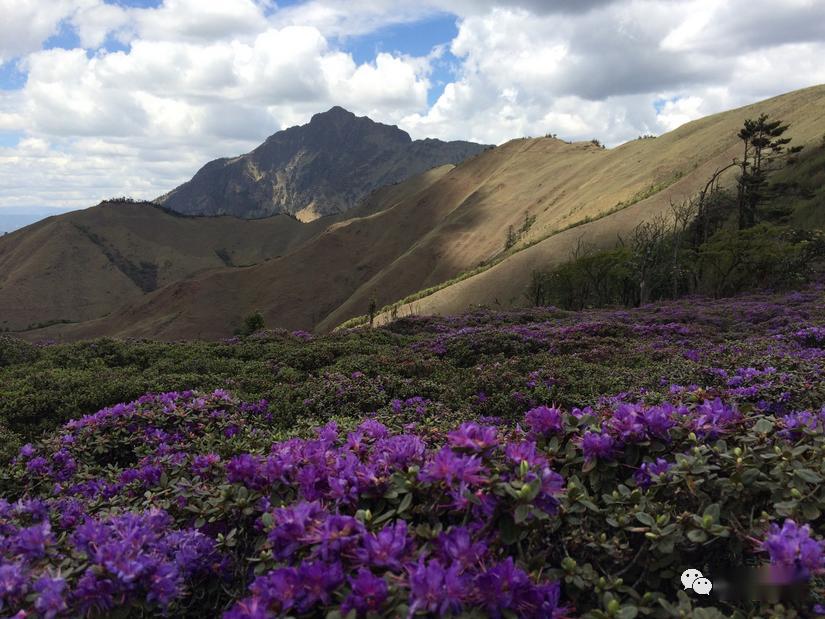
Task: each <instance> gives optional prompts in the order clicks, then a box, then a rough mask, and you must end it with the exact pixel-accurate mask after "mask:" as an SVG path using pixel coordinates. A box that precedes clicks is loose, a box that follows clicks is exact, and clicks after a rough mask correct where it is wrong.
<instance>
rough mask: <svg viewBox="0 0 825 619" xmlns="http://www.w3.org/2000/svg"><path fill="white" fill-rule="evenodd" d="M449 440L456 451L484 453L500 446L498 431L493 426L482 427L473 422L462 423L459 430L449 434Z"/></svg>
mask: <svg viewBox="0 0 825 619" xmlns="http://www.w3.org/2000/svg"><path fill="white" fill-rule="evenodd" d="M447 440H448V441H449V443H450V445H451V446H452V447H453V448H454V449H466V450H468V451H472V452H476V453H482V452H484V451H487V450H489V449H492V448H493V447H495V446H496V445H498V437H497V431H496V429H495V428H494V427H492V426H481V425H478V424H477V423H473V422H465V423H462V424H461V426H460V427H459V428H458V429H457V430H453V431H452V432H450V433H448V434H447Z"/></svg>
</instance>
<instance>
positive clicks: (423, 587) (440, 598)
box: [410, 557, 468, 616]
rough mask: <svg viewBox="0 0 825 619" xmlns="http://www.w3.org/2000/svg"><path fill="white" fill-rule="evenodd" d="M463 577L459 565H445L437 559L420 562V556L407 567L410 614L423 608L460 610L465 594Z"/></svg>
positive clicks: (442, 611) (442, 612)
mask: <svg viewBox="0 0 825 619" xmlns="http://www.w3.org/2000/svg"><path fill="white" fill-rule="evenodd" d="M467 593H468V591H467V579H466V578H465V577H464V576H462V575H461V572H460V567H459V566H458V565H457V564H453V565H451V566H450V567H447V568H445V567H444V566H443V565H442V564H441V562H440V561H438V559H432V560H430V561H429V562H427V563H425V562H424V557H421V559H419V561H418V565H417V566H416V567H415V568H413V569H412V570H411V571H410V614H411V615H412V614H415V613H417V612H420V611H426V612H428V613H432V614H435V615H439V616H440V615H446V614H448V613H458V612H461V607H462V602H463V601H464V599H465V597H466V595H467Z"/></svg>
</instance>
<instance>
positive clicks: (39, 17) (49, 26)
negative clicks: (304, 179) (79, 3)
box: [0, 0, 73, 64]
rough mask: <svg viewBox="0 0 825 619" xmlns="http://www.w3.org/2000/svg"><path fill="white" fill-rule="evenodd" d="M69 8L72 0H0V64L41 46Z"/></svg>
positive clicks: (55, 29) (69, 11)
mask: <svg viewBox="0 0 825 619" xmlns="http://www.w3.org/2000/svg"><path fill="white" fill-rule="evenodd" d="M72 9H73V2H72V1H71V0H54V1H53V2H49V3H48V4H46V3H43V2H41V1H40V0H0V15H2V19H0V64H2V63H3V62H4V61H8V60H9V59H11V58H15V57H17V56H22V55H23V54H27V53H29V52H33V51H35V50H37V49H40V45H41V44H42V43H43V41H45V40H46V39H48V38H49V37H50V36H51V35H52V34H54V33H55V32H56V31H57V27H58V25H59V24H60V22H61V21H62V20H63V19H65V18H66V17H68V16H69V15H70V14H71V12H72Z"/></svg>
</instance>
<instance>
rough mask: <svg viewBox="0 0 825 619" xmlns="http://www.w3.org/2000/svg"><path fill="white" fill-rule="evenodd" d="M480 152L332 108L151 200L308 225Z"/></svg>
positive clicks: (188, 210) (194, 211)
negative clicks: (284, 217)
mask: <svg viewBox="0 0 825 619" xmlns="http://www.w3.org/2000/svg"><path fill="white" fill-rule="evenodd" d="M486 148H488V146H486V145H482V144H475V143H473V142H465V141H454V142H442V141H441V140H434V139H431V138H428V139H425V140H413V139H412V138H411V137H410V135H409V134H407V133H406V132H405V131H402V130H401V129H399V128H398V127H396V126H395V125H385V124H382V123H377V122H375V121H373V120H371V119H370V118H368V117H366V116H356V115H355V114H353V113H352V112H349V111H347V110H345V109H344V108H342V107H340V106H334V107H332V108H331V109H329V110H328V111H326V112H322V113H318V114H315V115H313V116H312V118H311V120H310V121H309V123H307V124H305V125H296V126H294V127H289V128H288V129H284V130H282V131H279V132H277V133H275V134H273V135H271V136H269V137H268V138H267V139H266V140H265V141H264V142H263V143H262V144H261V145H260V146H258V147H256V148H255V149H253V150H252V151H250V152H249V153H246V154H244V155H240V156H238V157H224V158H220V159H215V160H213V161H210V162H208V163H207V164H205V165H204V166H203V167H202V168H201V169H200V170H198V172H197V173H196V174H195V175H194V176H193V177H192V179H191V180H189V181H187V182H186V183H183V184H182V185H180V186H179V187H177V188H175V189H173V190H172V191H170V192H168V193H166V194H164V195H162V196H160V197H158V198H156V200H155V201H156V202H157V203H158V204H160V205H162V206H164V207H166V208H169V209H171V210H174V211H177V212H180V213H183V214H190V215H234V216H236V217H242V218H247V219H252V218H260V217H265V216H269V215H276V214H288V215H291V216H294V217H296V218H297V219H299V220H300V221H312V220H313V219H317V218H318V217H323V216H327V215H332V214H338V213H343V212H346V211H348V210H350V209H352V208H354V207H355V206H356V205H357V204H358V203H359V202H360V201H361V200H363V199H364V198H365V197H366V196H367V195H369V193H371V192H372V191H374V190H376V189H378V188H380V187H383V186H386V185H391V184H394V183H397V182H401V181H403V180H406V179H408V178H410V177H412V176H416V175H418V174H421V173H423V172H425V171H427V170H429V169H432V168H436V167H439V166H441V165H445V164H452V165H455V164H458V163H461V162H462V161H464V160H465V159H467V158H469V157H472V156H474V155H477V154H478V153H480V152H482V151H483V150H484V149H486Z"/></svg>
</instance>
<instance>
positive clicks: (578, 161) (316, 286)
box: [56, 87, 825, 338]
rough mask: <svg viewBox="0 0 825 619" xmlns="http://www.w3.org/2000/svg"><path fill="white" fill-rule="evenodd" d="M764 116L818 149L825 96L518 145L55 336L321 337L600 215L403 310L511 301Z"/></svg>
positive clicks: (633, 218)
mask: <svg viewBox="0 0 825 619" xmlns="http://www.w3.org/2000/svg"><path fill="white" fill-rule="evenodd" d="M761 111H766V112H768V113H770V114H772V115H774V116H778V117H781V118H783V119H785V120H787V121H790V122H791V123H792V124H793V128H792V134H793V135H794V136H795V137H796V142H797V143H805V142H810V141H811V140H814V139H816V140H818V139H819V137H820V136H821V134H822V132H823V130H825V118H823V115H825V87H816V88H811V89H806V90H802V91H797V92H794V93H790V94H788V95H784V96H782V97H778V98H775V99H771V100H769V101H766V102H763V103H761V104H757V105H754V106H749V107H747V108H743V109H740V110H734V111H732V112H726V113H724V114H718V115H715V116H712V117H708V118H706V119H702V120H700V121H696V122H694V123H689V124H687V125H685V126H684V127H681V128H679V129H678V130H676V131H674V132H672V133H670V134H667V135H665V136H662V137H660V138H657V139H652V140H639V141H634V142H631V143H628V144H625V145H622V146H620V147H618V148H615V149H611V150H602V149H600V148H598V147H597V146H595V145H592V144H589V143H587V144H582V143H580V144H567V143H564V142H561V141H558V140H553V139H546V138H545V139H537V140H514V141H512V142H510V143H508V144H505V145H503V146H501V147H499V148H496V149H494V150H490V151H487V152H485V153H483V154H481V155H479V156H477V157H475V158H473V159H471V160H468V161H466V162H465V163H463V164H461V165H459V166H457V167H456V168H454V169H452V170H451V171H449V172H448V173H440V174H438V175H430V177H429V178H428V179H427V181H426V182H419V183H418V185H416V183H415V182H413V181H408V182H407V183H404V184H402V185H400V186H397V187H396V188H393V190H392V191H389V190H388V191H387V192H386V193H385V192H378V193H377V194H375V195H374V196H373V198H372V200H371V201H370V203H369V204H368V205H367V206H365V207H364V210H363V211H361V212H359V213H358V216H355V217H351V218H348V219H346V220H344V221H340V222H338V223H336V224H333V225H331V226H329V228H328V229H327V230H325V232H324V233H323V234H321V235H319V236H317V237H315V238H313V239H312V240H311V241H309V242H307V243H306V244H305V245H302V246H301V247H299V248H298V249H297V250H296V251H294V252H292V253H291V254H289V255H286V256H284V257H283V258H281V259H279V260H272V261H270V262H268V263H266V264H261V265H259V266H256V267H254V268H250V269H244V270H236V271H234V272H231V271H228V270H222V271H219V272H215V273H209V274H204V275H202V276H198V277H196V278H192V279H191V280H188V281H186V282H183V283H181V284H178V285H173V286H169V287H167V288H164V289H163V290H159V291H157V292H156V293H153V294H151V295H148V296H147V297H146V299H145V302H144V303H140V304H137V305H134V306H132V307H130V308H128V310H127V311H124V312H120V313H118V314H117V315H113V316H112V317H111V318H109V319H106V320H104V321H98V322H97V323H95V324H89V325H84V326H83V327H82V328H70V329H56V331H61V332H62V333H64V334H66V336H68V337H81V336H86V335H96V334H100V333H108V334H118V335H143V336H159V337H164V338H185V337H198V336H201V337H220V336H222V335H225V334H227V333H229V332H230V331H231V329H232V328H233V327H234V326H236V325H237V324H238V323H239V321H240V318H241V317H242V316H243V315H245V314H247V313H249V312H250V311H253V310H254V309H260V310H261V311H263V312H264V314H265V316H266V318H267V322H268V324H270V325H272V326H284V327H289V328H304V329H306V328H313V327H314V328H316V329H318V330H329V329H331V328H334V326H335V325H337V324H339V323H340V322H341V321H343V320H346V319H347V318H349V317H351V316H354V315H358V314H363V313H364V312H365V311H366V308H367V306H368V304H369V300H370V298H372V297H373V296H375V297H376V298H377V300H378V302H379V305H380V304H383V303H385V302H391V301H394V300H395V299H398V298H402V297H404V296H405V295H408V294H411V293H413V292H415V291H417V290H420V289H422V288H424V287H427V286H430V285H433V284H438V283H440V282H443V281H445V280H448V279H449V278H452V277H454V276H456V275H458V274H460V273H462V272H465V271H466V270H467V269H471V268H473V267H475V266H476V265H478V264H479V263H480V262H483V261H489V260H490V259H492V258H494V257H496V256H497V255H498V254H500V252H501V250H502V249H503V247H504V242H505V236H506V231H507V228H508V227H509V226H514V227H515V228H518V227H519V226H520V225H521V223H522V222H523V221H524V217H525V214H526V213H527V212H528V211H529V213H530V214H531V216H535V223H534V224H533V226H532V227H531V228H530V230H529V231H528V233H527V234H526V235H525V236H524V238H523V239H522V241H521V243H522V244H523V243H528V242H538V241H539V240H540V239H542V238H543V237H547V236H548V235H552V234H553V233H554V232H558V231H560V230H562V229H563V228H564V227H565V226H568V225H570V224H572V223H575V222H577V221H581V220H582V219H583V218H585V217H589V218H591V219H598V221H597V222H596V223H594V224H589V225H587V226H582V227H579V228H575V229H573V230H571V231H569V232H566V233H562V234H559V235H557V236H549V238H547V239H546V240H544V241H541V242H538V244H536V245H535V246H533V247H531V248H530V249H525V250H523V251H520V252H517V253H515V254H513V255H511V256H509V257H506V258H505V259H504V260H503V262H501V263H500V264H498V265H497V266H496V267H494V268H493V269H489V270H487V271H485V272H484V273H482V274H480V275H477V276H475V277H471V278H469V279H466V280H464V281H463V282H461V283H459V284H456V285H454V286H449V287H448V288H447V289H445V290H442V291H440V292H438V293H436V294H433V295H430V296H428V297H426V298H425V299H422V300H421V301H418V302H416V303H415V304H413V306H412V307H406V308H404V309H403V310H402V313H405V312H406V311H410V310H413V311H419V312H452V311H459V310H461V309H465V308H466V307H468V306H469V305H472V304H474V303H496V302H498V303H500V304H518V303H520V302H521V297H522V294H523V290H524V288H525V287H526V283H527V279H528V278H529V276H530V273H531V271H532V269H533V268H540V267H541V268H544V267H547V266H549V265H551V264H553V263H554V262H558V261H560V260H563V259H565V258H566V257H567V256H568V255H569V250H570V247H571V246H572V244H573V243H575V240H576V239H577V238H578V237H579V236H580V235H581V234H582V232H585V233H586V234H587V235H588V237H589V238H588V240H590V241H592V242H595V243H600V244H604V245H609V244H611V243H614V242H615V239H616V235H617V234H624V233H626V232H627V231H629V230H631V229H632V228H633V227H634V226H635V225H636V224H637V223H638V222H639V221H642V220H644V219H645V218H647V217H652V216H654V215H657V214H658V213H661V212H663V211H664V210H665V209H666V206H667V204H668V201H669V199H670V198H671V197H673V198H674V199H679V198H681V197H684V196H688V195H690V194H692V193H693V192H695V191H696V189H697V188H698V187H699V186H700V185H702V184H703V183H704V181H705V179H706V178H707V177H708V175H709V174H710V172H712V171H713V169H715V168H716V166H718V165H720V164H722V163H726V162H728V161H730V159H731V158H732V157H733V156H734V154H736V153H737V152H738V151H737V143H736V142H737V140H736V137H735V134H736V131H737V129H738V127H739V126H740V125H741V123H742V120H744V118H745V117H748V116H753V115H756V114H758V113H759V112H761ZM430 181H432V182H430ZM663 185H668V187H667V189H665V190H662V191H660V192H659V193H657V194H656V195H654V196H653V197H652V198H648V199H647V200H641V201H638V202H637V203H636V204H634V205H633V206H630V207H627V208H625V209H624V210H622V211H620V212H618V213H614V214H613V215H609V216H607V217H605V215H606V214H607V213H608V212H609V211H611V210H612V209H615V208H616V206H617V204H618V203H620V202H622V201H624V202H627V201H632V199H633V197H634V195H638V194H639V192H644V191H646V190H648V189H649V188H651V187H661V186H663ZM599 218H602V219H599Z"/></svg>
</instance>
